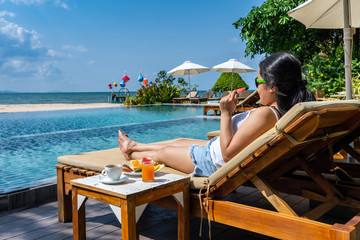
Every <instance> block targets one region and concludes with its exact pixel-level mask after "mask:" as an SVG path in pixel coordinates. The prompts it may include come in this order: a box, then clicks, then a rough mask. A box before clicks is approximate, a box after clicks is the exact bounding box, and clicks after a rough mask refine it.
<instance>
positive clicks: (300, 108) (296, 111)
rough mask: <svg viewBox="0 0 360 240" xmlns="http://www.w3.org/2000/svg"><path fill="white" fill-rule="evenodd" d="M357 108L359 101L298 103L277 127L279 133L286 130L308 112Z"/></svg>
mask: <svg viewBox="0 0 360 240" xmlns="http://www.w3.org/2000/svg"><path fill="white" fill-rule="evenodd" d="M339 106H340V107H347V106H356V107H360V101H358V100H346V101H322V102H318V101H317V102H304V103H298V104H296V105H295V106H294V107H292V108H291V109H290V110H289V111H288V112H287V113H286V114H285V115H284V116H283V117H282V118H281V119H280V120H279V121H278V122H277V123H276V125H275V128H276V129H277V130H278V131H282V130H284V129H285V128H286V127H287V126H288V125H290V124H291V123H293V122H294V121H295V120H296V119H297V118H298V117H299V116H300V115H302V114H304V113H305V112H308V111H313V110H320V109H325V108H326V109H331V108H338V107H339Z"/></svg>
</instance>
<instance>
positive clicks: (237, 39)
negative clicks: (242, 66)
mask: <svg viewBox="0 0 360 240" xmlns="http://www.w3.org/2000/svg"><path fill="white" fill-rule="evenodd" d="M230 41H231V42H233V43H237V42H239V37H233V38H230Z"/></svg>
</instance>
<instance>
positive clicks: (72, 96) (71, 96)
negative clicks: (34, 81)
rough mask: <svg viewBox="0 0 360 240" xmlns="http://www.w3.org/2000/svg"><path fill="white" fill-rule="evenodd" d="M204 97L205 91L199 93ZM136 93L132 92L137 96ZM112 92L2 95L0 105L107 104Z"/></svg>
mask: <svg viewBox="0 0 360 240" xmlns="http://www.w3.org/2000/svg"><path fill="white" fill-rule="evenodd" d="M198 92H199V96H202V95H203V93H204V92H205V91H198ZM135 95H136V91H130V96H135ZM110 99H111V92H52V93H0V105H10V104H51V103H68V104H71V103H107V102H109V101H110Z"/></svg>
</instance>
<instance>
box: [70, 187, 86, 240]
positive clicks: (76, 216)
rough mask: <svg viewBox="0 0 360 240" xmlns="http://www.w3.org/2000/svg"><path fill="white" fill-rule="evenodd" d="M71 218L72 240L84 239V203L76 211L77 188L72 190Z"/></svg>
mask: <svg viewBox="0 0 360 240" xmlns="http://www.w3.org/2000/svg"><path fill="white" fill-rule="evenodd" d="M71 192H72V217H73V237H74V240H78V239H86V229H85V227H86V226H85V202H84V203H83V204H82V205H81V207H80V208H79V210H78V198H77V197H78V194H77V188H73V189H72V191H71Z"/></svg>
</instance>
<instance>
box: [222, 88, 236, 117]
mask: <svg viewBox="0 0 360 240" xmlns="http://www.w3.org/2000/svg"><path fill="white" fill-rule="evenodd" d="M237 102H238V94H237V92H236V91H233V92H231V93H230V94H229V95H227V96H225V97H223V98H222V99H221V100H220V111H221V114H230V115H232V114H233V112H234V111H235V108H236V105H237Z"/></svg>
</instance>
